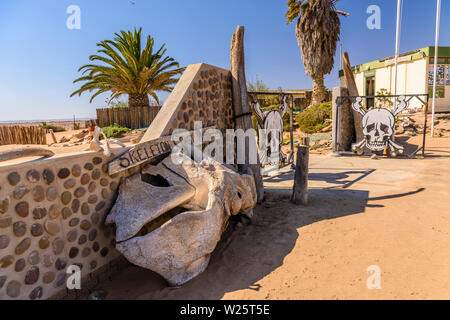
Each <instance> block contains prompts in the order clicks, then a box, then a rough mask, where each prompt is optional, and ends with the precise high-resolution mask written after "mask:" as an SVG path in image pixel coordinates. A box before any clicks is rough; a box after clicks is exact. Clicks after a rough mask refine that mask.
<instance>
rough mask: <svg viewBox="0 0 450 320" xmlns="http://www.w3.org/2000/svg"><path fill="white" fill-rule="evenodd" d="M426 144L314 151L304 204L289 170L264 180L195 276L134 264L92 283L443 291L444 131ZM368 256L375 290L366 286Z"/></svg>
mask: <svg viewBox="0 0 450 320" xmlns="http://www.w3.org/2000/svg"><path fill="white" fill-rule="evenodd" d="M438 145H439V147H437V146H438ZM429 146H430V149H429V150H430V151H429V152H428V154H429V155H430V156H432V157H429V158H427V159H425V160H423V159H422V160H421V159H415V160H407V159H381V160H372V159H369V158H360V157H331V156H320V155H312V156H311V161H310V167H311V171H310V188H311V189H310V205H309V206H308V207H301V206H299V207H297V206H294V205H292V204H291V203H290V202H289V201H288V198H289V195H290V192H291V191H290V189H291V187H292V172H290V171H289V170H288V171H286V172H284V173H282V174H280V175H279V176H277V177H274V178H270V179H268V180H266V183H265V185H266V189H267V191H266V192H267V201H266V202H265V203H264V204H263V205H260V206H258V207H257V208H256V209H255V217H254V219H253V221H252V223H251V224H250V225H247V226H241V227H239V226H238V225H236V223H232V224H230V225H231V227H230V228H229V229H228V230H227V233H226V234H225V235H224V237H223V239H222V241H221V242H220V244H219V246H218V248H217V249H216V251H215V252H214V254H213V256H212V260H211V263H210V265H209V267H208V269H207V270H206V271H205V272H204V273H203V274H201V275H200V276H199V277H197V278H196V279H193V280H192V281H190V282H189V283H187V284H185V285H184V286H183V287H181V288H169V287H167V286H166V284H165V282H164V280H163V279H162V278H160V277H159V276H158V275H156V274H154V273H153V272H151V271H148V270H144V269H140V268H138V267H134V266H133V267H129V268H127V269H125V270H123V271H122V272H120V273H119V274H117V275H115V276H113V277H112V279H111V280H106V281H104V282H103V283H101V284H100V285H99V286H98V289H103V290H106V291H107V293H108V299H449V298H450V277H449V272H450V248H449V246H448V245H449V243H450V231H449V230H450V202H449V199H450V191H449V187H450V139H449V138H441V139H433V140H431V141H430V142H429ZM370 265H377V266H379V267H380V268H381V289H380V290H369V289H368V288H367V286H366V280H367V278H368V277H369V274H367V273H366V269H367V267H368V266H370Z"/></svg>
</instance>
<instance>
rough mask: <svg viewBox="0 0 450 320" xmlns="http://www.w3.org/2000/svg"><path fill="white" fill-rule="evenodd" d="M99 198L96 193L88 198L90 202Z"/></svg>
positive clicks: (94, 201)
mask: <svg viewBox="0 0 450 320" xmlns="http://www.w3.org/2000/svg"><path fill="white" fill-rule="evenodd" d="M97 200H98V197H97V196H96V195H95V194H91V195H90V196H89V198H88V202H89V203H90V204H93V203H96V202H97Z"/></svg>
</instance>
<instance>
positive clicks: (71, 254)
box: [69, 247, 80, 259]
mask: <svg viewBox="0 0 450 320" xmlns="http://www.w3.org/2000/svg"><path fill="white" fill-rule="evenodd" d="M79 251H80V250H79V249H78V248H77V247H72V248H70V250H69V258H71V259H73V258H75V257H76V256H77V255H78V252H79Z"/></svg>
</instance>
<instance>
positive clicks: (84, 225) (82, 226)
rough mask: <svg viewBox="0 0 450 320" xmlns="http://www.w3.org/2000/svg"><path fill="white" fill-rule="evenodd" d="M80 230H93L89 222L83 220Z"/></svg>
mask: <svg viewBox="0 0 450 320" xmlns="http://www.w3.org/2000/svg"><path fill="white" fill-rule="evenodd" d="M80 228H81V229H82V230H84V231H87V230H89V229H90V228H91V223H90V222H89V221H88V220H83V221H81V223H80Z"/></svg>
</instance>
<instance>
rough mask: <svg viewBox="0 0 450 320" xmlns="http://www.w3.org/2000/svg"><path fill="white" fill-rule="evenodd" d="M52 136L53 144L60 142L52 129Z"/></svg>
mask: <svg viewBox="0 0 450 320" xmlns="http://www.w3.org/2000/svg"><path fill="white" fill-rule="evenodd" d="M50 136H51V137H52V140H53V143H58V140H56V137H55V133H54V132H53V129H50Z"/></svg>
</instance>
